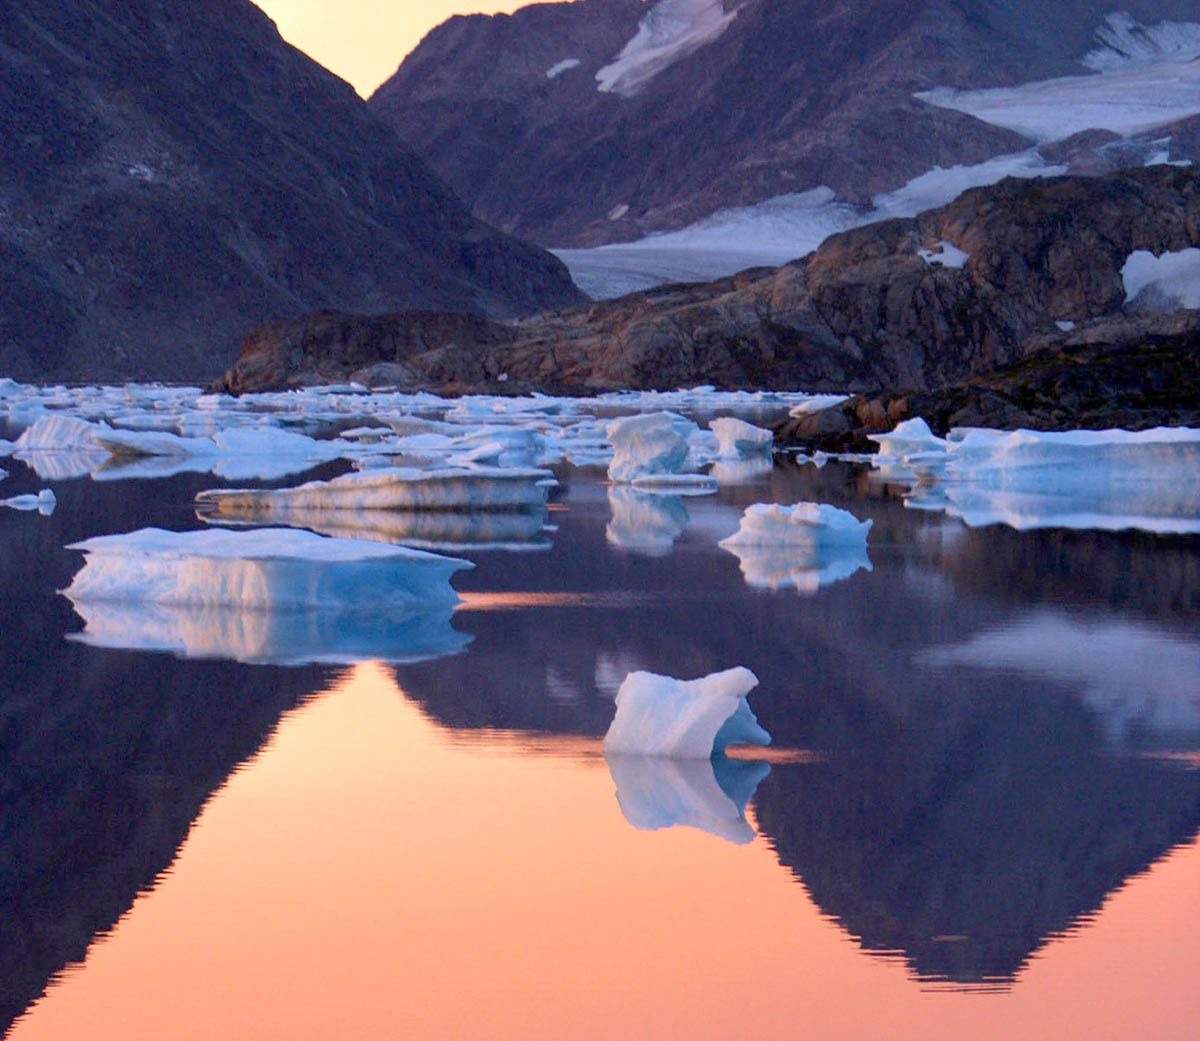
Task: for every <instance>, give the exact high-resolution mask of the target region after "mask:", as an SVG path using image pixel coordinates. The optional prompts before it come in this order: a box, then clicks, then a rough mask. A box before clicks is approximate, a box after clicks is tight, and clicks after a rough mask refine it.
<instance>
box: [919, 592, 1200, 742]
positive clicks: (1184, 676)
mask: <svg viewBox="0 0 1200 1041" xmlns="http://www.w3.org/2000/svg"><path fill="white" fill-rule="evenodd" d="M928 660H929V661H930V662H931V663H932V664H934V665H937V666H943V667H954V668H960V667H962V666H964V665H970V666H974V667H977V668H987V669H998V670H1003V671H1005V672H1023V673H1026V674H1028V675H1031V676H1037V677H1043V678H1046V679H1049V680H1052V681H1054V682H1056V683H1060V684H1063V685H1064V686H1066V687H1068V688H1071V689H1073V690H1074V691H1075V692H1077V693H1078V694H1080V695H1081V696H1082V698H1083V700H1084V701H1085V703H1086V704H1087V705H1088V706H1089V707H1090V708H1091V709H1092V710H1093V711H1095V712H1096V713H1097V714H1098V715H1099V716H1100V717H1101V718H1102V719H1103V720H1104V722H1105V725H1106V728H1107V730H1108V732H1109V733H1110V735H1111V736H1112V737H1113V738H1115V739H1119V738H1121V737H1123V736H1124V735H1125V734H1126V733H1128V732H1130V731H1137V730H1150V731H1153V732H1157V733H1160V734H1180V733H1187V734H1196V733H1200V643H1198V642H1197V641H1196V640H1195V639H1194V637H1192V636H1185V635H1183V634H1180V633H1175V632H1171V631H1169V630H1167V629H1164V628H1161V627H1159V626H1156V625H1153V624H1151V623H1148V622H1137V621H1112V620H1109V619H1104V618H1095V619H1093V618H1089V617H1087V616H1086V615H1068V614H1065V613H1063V612H1059V611H1049V610H1045V611H1038V612H1035V613H1033V614H1031V615H1029V616H1026V617H1024V618H1022V619H1020V620H1018V621H1016V622H1014V623H1008V624H1006V625H1004V626H1002V627H999V628H995V629H990V630H986V631H984V632H981V633H978V634H976V635H975V636H972V637H971V638H970V639H968V640H967V641H966V642H965V643H962V644H958V645H956V646H952V647H942V648H938V649H936V650H934V651H932V652H930V653H929V655H928Z"/></svg>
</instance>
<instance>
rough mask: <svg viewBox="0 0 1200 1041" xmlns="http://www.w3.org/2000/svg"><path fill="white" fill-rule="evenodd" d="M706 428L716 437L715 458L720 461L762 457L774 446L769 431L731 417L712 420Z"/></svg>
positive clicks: (772, 437)
mask: <svg viewBox="0 0 1200 1041" xmlns="http://www.w3.org/2000/svg"><path fill="white" fill-rule="evenodd" d="M708 428H709V429H710V430H711V431H712V432H713V433H714V434H716V435H717V456H718V457H719V458H721V459H741V458H745V457H746V456H753V455H763V454H764V453H767V452H770V451H771V449H772V447H773V446H774V436H773V435H772V433H771V431H769V430H764V429H763V428H762V427H756V426H754V425H753V424H751V423H747V422H746V421H745V420H742V419H735V418H733V417H732V416H726V417H723V418H721V419H714V420H713V421H712V422H711V423H709V424H708Z"/></svg>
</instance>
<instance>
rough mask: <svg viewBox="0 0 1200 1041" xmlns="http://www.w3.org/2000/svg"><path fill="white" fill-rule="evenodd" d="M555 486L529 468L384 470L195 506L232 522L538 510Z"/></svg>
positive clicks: (233, 493) (214, 498)
mask: <svg viewBox="0 0 1200 1041" xmlns="http://www.w3.org/2000/svg"><path fill="white" fill-rule="evenodd" d="M553 484H554V476H553V474H551V472H550V471H549V470H541V469H536V468H527V467H509V468H504V469H470V468H467V467H456V466H445V467H435V468H433V469H428V470H422V469H417V468H414V467H384V468H378V469H370V470H364V471H362V472H360V473H350V474H344V475H343V476H341V477H335V478H334V479H333V480H330V481H309V482H308V483H307V484H302V485H299V486H298V487H295V488H279V489H255V488H218V489H213V490H210V491H205V492H201V493H200V494H199V495H197V496H196V502H197V504H198V505H199V506H201V507H204V508H212V509H215V510H216V511H218V512H219V513H221V514H224V515H228V516H252V515H254V514H255V513H257V512H260V511H264V510H273V509H302V510H540V509H543V508H544V507H545V505H546V497H547V495H548V493H549V490H550V487H551V486H552V485H553Z"/></svg>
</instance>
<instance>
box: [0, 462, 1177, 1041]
mask: <svg viewBox="0 0 1200 1041" xmlns="http://www.w3.org/2000/svg"><path fill="white" fill-rule="evenodd" d="M5 465H6V468H8V469H10V470H11V471H12V476H11V477H10V478H9V479H8V480H7V481H6V482H5V484H4V488H3V491H4V494H6V495H12V494H16V493H18V492H21V491H26V490H30V489H33V488H36V487H37V486H38V485H39V482H38V481H37V480H36V479H35V478H34V477H33V476H32V475H30V474H29V473H28V472H27V471H25V470H24V469H23V468H22V466H21V465H20V464H19V463H16V462H11V461H9V462H6V463H5ZM326 472H333V471H326ZM560 477H561V479H562V482H563V487H562V488H561V489H560V490H559V492H558V493H557V494H556V496H555V499H554V501H553V503H552V511H551V515H550V519H551V521H552V522H553V523H554V524H555V525H557V530H555V531H554V532H553V533H552V534H551V535H550V537H549V546H548V548H543V549H542V550H540V551H538V550H533V551H525V552H506V551H491V552H479V553H472V554H467V555H468V556H471V557H472V559H474V561H475V563H476V565H477V567H476V569H475V570H474V571H472V572H467V573H465V574H462V575H460V576H458V577H457V578H456V580H455V584H456V586H457V587H458V588H459V589H460V590H461V591H462V593H463V595H464V602H463V605H462V607H461V609H460V610H459V611H458V612H456V614H455V615H454V617H453V619H452V620H451V622H449V623H445V624H446V628H447V630H448V632H443V633H441V634H440V637H439V638H440V642H439V639H433V640H432V641H430V640H426V641H425V642H424V643H422V647H424V648H425V649H426V651H428V652H429V653H437V650H436V649H437V647H439V646H440V647H442V648H443V649H445V650H455V649H457V651H458V653H448V654H445V655H443V656H441V657H433V658H430V659H428V660H425V661H421V662H417V663H414V664H400V665H394V664H385V663H382V662H374V661H368V662H362V663H360V664H357V665H352V666H342V667H336V668H335V667H322V668H317V667H300V668H283V667H276V666H271V665H241V664H238V663H236V662H235V661H227V660H188V659H186V658H183V657H179V656H177V655H176V654H173V653H169V652H148V651H132V650H120V649H112V648H110V649H101V648H96V647H92V646H88V645H87V644H85V643H81V642H79V641H77V640H71V639H68V638H67V637H68V636H69V634H71V633H75V632H78V631H79V630H81V629H82V628H83V622H82V620H81V619H80V618H79V617H78V616H77V615H76V614H75V612H74V611H73V610H72V608H71V605H70V603H69V602H68V601H66V600H65V599H64V598H62V597H60V596H57V595H56V593H55V590H57V589H61V588H63V587H64V586H66V585H67V584H68V583H69V581H70V579H71V577H72V575H73V574H74V572H75V571H76V570H77V569H78V567H79V566H80V564H81V561H82V558H81V556H80V555H79V554H77V553H73V552H70V551H66V550H64V549H63V548H62V547H63V546H64V545H66V544H67V543H69V542H72V541H74V540H76V539H80V538H83V537H87V536H90V535H96V534H108V533H113V532H119V531H127V530H132V529H135V528H139V527H143V526H145V525H148V524H155V525H159V526H162V527H167V528H173V529H177V530H178V529H184V528H193V527H200V526H203V525H202V522H201V521H200V520H198V519H197V517H196V515H195V513H194V511H193V510H192V507H191V501H192V498H193V496H194V494H195V493H196V492H197V491H199V490H200V489H202V488H205V487H210V486H216V485H218V484H220V483H221V482H219V481H217V480H215V479H212V478H202V477H182V478H176V479H172V480H166V481H155V482H150V481H117V482H112V483H100V482H93V481H91V480H87V479H83V480H76V481H68V482H60V483H58V484H56V485H55V486H54V488H55V491H56V493H57V494H58V498H59V507H58V510H57V511H56V512H55V513H54V514H53V516H51V517H40V516H38V515H37V514H19V513H16V512H13V511H9V510H0V583H2V587H3V589H4V591H5V594H6V595H5V597H4V602H3V605H2V606H0V642H2V644H3V648H2V653H3V660H4V663H5V665H4V669H3V673H2V675H0V807H2V816H0V1030H3V1031H6V1032H7V1033H6V1035H5V1036H7V1037H11V1038H13V1039H18V1038H19V1039H32V1038H51V1039H75V1038H91V1039H96V1038H121V1039H140V1038H165V1037H169V1038H175V1039H193V1038H194V1039H200V1038H204V1039H213V1038H217V1039H235V1041H237V1039H255V1038H287V1039H293V1041H294V1039H307V1038H313V1039H317V1038H321V1039H328V1038H338V1039H341V1038H346V1039H362V1041H381V1039H392V1038H406V1039H407V1038H422V1039H433V1038H520V1039H534V1038H545V1039H547V1041H549V1039H585V1038H586V1039H592V1038H595V1039H608V1038H729V1037H746V1038H762V1039H765V1038H784V1037H787V1038H792V1037H812V1038H888V1039H898V1038H905V1039H906V1038H914V1039H916V1038H920V1039H932V1041H937V1039H941V1038H947V1039H951V1038H953V1039H955V1041H961V1039H963V1038H1005V1039H1012V1038H1021V1039H1039V1038H1047V1039H1050V1038H1054V1039H1061V1038H1088V1039H1103V1038H1111V1039H1131V1041H1132V1039H1142V1038H1155V1039H1174V1038H1178V1039H1185V1038H1186V1039H1189V1041H1190V1039H1194V1038H1195V1037H1196V1036H1197V1033H1198V1031H1200V996H1198V993H1197V988H1196V986H1195V978H1196V972H1197V970H1198V969H1200V846H1198V845H1197V830H1198V829H1200V634H1198V632H1197V620H1198V619H1200V540H1195V539H1186V538H1155V537H1150V536H1145V535H1135V534H1127V535H1112V534H1104V535H1101V534H1089V533H1073V534H1066V533H1059V532H1031V533H1024V534H1019V533H1016V532H1012V531H1009V530H1007V529H1003V528H988V529H980V530H969V529H967V528H965V527H963V526H961V525H960V524H959V522H957V521H952V520H947V519H946V518H943V517H940V516H935V515H929V514H923V513H920V512H917V511H913V510H906V509H905V508H904V506H903V504H902V503H901V502H900V501H899V498H898V497H897V494H896V493H895V492H894V491H892V490H890V489H888V488H886V487H884V486H882V485H879V484H877V483H873V482H872V481H870V480H869V479H867V478H866V477H865V476H864V475H863V474H859V473H856V472H855V471H853V470H852V469H850V468H848V467H845V466H838V465H831V466H829V467H827V468H825V469H824V470H821V471H818V470H817V469H816V468H814V467H811V466H807V467H796V466H793V465H791V464H787V463H779V464H777V465H776V467H775V469H774V470H772V471H770V472H768V473H766V474H761V475H759V476H758V477H757V478H755V479H753V480H752V481H751V482H750V483H748V484H745V485H743V486H735V487H726V488H723V489H722V490H721V492H720V493H718V494H717V495H715V496H711V497H707V498H701V499H689V500H686V501H684V500H675V499H646V498H643V497H634V498H622V497H621V496H619V495H615V494H614V495H613V496H612V497H611V501H610V495H609V490H608V489H607V487H606V486H605V483H604V481H603V475H602V473H600V472H588V471H582V470H572V469H567V470H564V471H562V472H561V474H560ZM801 499H812V500H817V501H824V502H830V503H833V504H835V505H839V506H843V507H845V508H848V509H851V510H852V511H853V512H855V513H856V514H858V515H859V516H860V517H863V518H866V517H871V518H873V519H874V521H875V526H874V528H873V530H872V532H871V539H870V550H869V552H870V569H869V570H868V569H867V568H860V569H859V570H857V571H856V572H855V573H853V574H852V575H850V576H849V577H844V578H841V579H840V580H837V581H829V582H828V584H824V585H821V584H820V581H821V578H820V576H817V575H815V574H807V575H799V576H796V578H797V579H798V580H799V582H800V586H801V588H800V589H797V588H782V589H778V590H771V589H764V588H754V587H751V586H750V585H748V584H747V582H746V581H745V579H744V576H743V574H742V571H741V570H740V569H739V561H738V559H737V558H735V557H734V556H732V555H731V554H729V553H727V552H725V551H723V550H721V549H720V548H718V547H717V545H716V542H717V540H718V539H720V538H722V537H724V536H725V535H727V534H730V533H731V532H733V531H734V530H735V529H736V527H737V522H738V518H739V516H740V513H741V510H742V509H743V508H744V507H745V506H746V505H748V504H750V503H753V502H759V501H779V502H784V503H788V502H794V501H797V500H801ZM832 577H833V576H826V578H832ZM426 635H428V634H426ZM436 635H438V634H435V636H436ZM138 639H139V636H138V634H137V633H132V632H131V633H130V636H129V640H130V643H136V642H137V640H138ZM468 641H469V642H468ZM431 648H432V649H431ZM403 650H404V648H397V651H398V653H397V654H395V655H394V657H398V658H404V657H413V656H414V654H413V653H400V652H402V651H403ZM410 651H411V649H410ZM739 664H740V665H746V666H749V667H750V668H751V669H753V670H754V671H755V673H756V674H757V675H758V677H759V679H760V681H761V683H760V686H759V687H758V688H757V690H756V691H755V692H754V693H753V694H752V695H751V698H750V701H751V704H752V706H753V708H754V709H755V711H756V712H757V714H758V717H759V719H760V721H761V722H762V723H763V725H764V726H765V727H766V728H767V729H768V730H769V731H770V732H771V734H772V735H773V737H774V745H773V747H772V749H770V750H768V751H767V752H766V753H764V754H757V753H755V754H754V755H753V756H752V755H751V754H750V753H749V752H747V753H744V754H742V753H737V754H735V756H734V757H733V758H731V759H730V760H728V761H724V762H716V763H714V764H711V765H710V764H708V763H702V764H689V765H686V766H681V765H671V764H661V763H660V764H652V763H651V764H641V765H640V766H638V765H637V764H634V765H633V766H632V767H631V766H630V765H629V764H622V763H615V764H613V765H612V766H611V767H610V765H609V764H608V763H606V761H605V759H604V757H603V755H602V753H601V749H600V739H601V738H602V736H603V734H604V732H605V730H606V728H607V726H608V724H609V721H610V720H611V718H612V713H613V703H612V698H613V694H614V693H615V690H616V687H617V685H618V684H619V683H620V681H621V680H622V679H623V678H624V676H625V675H626V674H627V673H628V672H629V671H631V670H633V669H650V670H652V671H655V672H662V673H667V674H670V675H674V676H679V677H685V678H691V677H695V676H700V675H703V674H706V673H709V672H712V671H716V670H718V669H723V668H728V667H731V666H733V665H739ZM743 799H748V804H747V806H746V811H745V816H744V820H743V818H741V817H739V816H738V812H737V808H736V805H735V804H737V803H740V802H741V801H742V800H743ZM672 822H676V824H675V826H669V825H671V824H672ZM652 826H654V827H652Z"/></svg>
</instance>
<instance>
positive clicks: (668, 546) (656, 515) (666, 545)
mask: <svg viewBox="0 0 1200 1041" xmlns="http://www.w3.org/2000/svg"><path fill="white" fill-rule="evenodd" d="M608 505H609V506H610V507H611V509H612V520H610V521H609V522H608V527H607V528H605V531H604V536H605V538H606V539H607V540H608V542H609V544H610V545H613V546H616V547H618V548H619V549H626V550H629V551H630V552H632V553H641V554H643V555H645V556H648V557H665V556H666V555H667V554H668V553H670V552H671V550H672V548H673V547H674V546H675V540H676V539H677V538H679V536H680V535H682V534H683V532H684V529H685V528H686V527H687V525H688V511H687V507H686V506H684V504H683V500H682V499H681V498H679V496H677V495H654V494H652V493H649V492H639V491H635V490H634V489H633V488H630V487H628V486H624V485H613V486H611V487H610V488H609V489H608Z"/></svg>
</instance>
